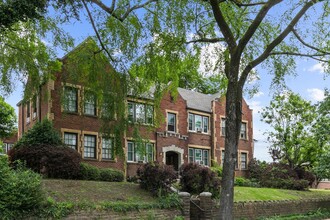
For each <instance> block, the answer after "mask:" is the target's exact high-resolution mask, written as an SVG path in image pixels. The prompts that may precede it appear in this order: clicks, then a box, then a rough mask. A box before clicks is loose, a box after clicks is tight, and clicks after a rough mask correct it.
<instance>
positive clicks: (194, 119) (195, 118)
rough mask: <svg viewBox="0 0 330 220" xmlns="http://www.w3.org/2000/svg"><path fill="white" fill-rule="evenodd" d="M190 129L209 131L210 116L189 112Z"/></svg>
mask: <svg viewBox="0 0 330 220" xmlns="http://www.w3.org/2000/svg"><path fill="white" fill-rule="evenodd" d="M188 117H189V131H196V132H203V133H208V131H209V117H208V116H202V115H196V114H192V113H189V116H188Z"/></svg>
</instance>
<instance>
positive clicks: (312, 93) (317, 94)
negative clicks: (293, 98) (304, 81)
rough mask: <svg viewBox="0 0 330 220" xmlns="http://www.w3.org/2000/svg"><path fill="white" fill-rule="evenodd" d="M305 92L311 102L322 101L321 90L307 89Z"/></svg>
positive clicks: (322, 94)
mask: <svg viewBox="0 0 330 220" xmlns="http://www.w3.org/2000/svg"><path fill="white" fill-rule="evenodd" d="M307 92H308V96H309V97H310V98H311V99H312V101H322V100H323V99H324V91H323V90H321V89H317V88H312V89H307Z"/></svg>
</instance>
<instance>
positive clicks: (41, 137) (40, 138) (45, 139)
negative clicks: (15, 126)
mask: <svg viewBox="0 0 330 220" xmlns="http://www.w3.org/2000/svg"><path fill="white" fill-rule="evenodd" d="M36 145H48V146H61V145H63V142H62V138H61V136H60V134H59V133H58V132H57V131H56V130H55V129H54V127H53V124H52V122H51V121H49V120H47V119H44V120H42V121H41V122H37V123H36V124H35V125H34V126H33V127H32V128H31V129H30V130H28V131H27V132H26V133H24V135H23V136H22V138H21V139H20V140H19V141H18V142H17V143H16V144H15V146H14V147H21V146H31V147H34V146H36Z"/></svg>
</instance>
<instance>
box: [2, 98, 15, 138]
mask: <svg viewBox="0 0 330 220" xmlns="http://www.w3.org/2000/svg"><path fill="white" fill-rule="evenodd" d="M15 130H16V114H15V110H14V108H13V107H12V106H11V105H9V104H8V103H6V102H5V100H4V98H3V97H2V96H0V139H3V138H6V137H9V136H11V135H12V134H13V133H14V131H15Z"/></svg>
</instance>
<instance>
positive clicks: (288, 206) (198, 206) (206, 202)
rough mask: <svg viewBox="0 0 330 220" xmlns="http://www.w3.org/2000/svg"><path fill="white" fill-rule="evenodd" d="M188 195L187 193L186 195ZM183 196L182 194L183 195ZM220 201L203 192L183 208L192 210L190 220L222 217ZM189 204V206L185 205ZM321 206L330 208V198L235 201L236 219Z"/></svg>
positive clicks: (300, 210) (299, 211)
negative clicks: (220, 214) (220, 215)
mask: <svg viewBox="0 0 330 220" xmlns="http://www.w3.org/2000/svg"><path fill="white" fill-rule="evenodd" d="M185 196H187V195H185ZM181 197H182V196H181ZM216 203H218V201H212V200H211V194H210V193H205V192H204V193H201V194H200V195H199V197H198V198H194V199H190V204H187V203H184V205H183V208H184V209H185V210H187V209H189V210H190V218H189V219H190V220H204V219H220V217H219V212H220V210H219V204H216ZM185 206H189V207H185ZM319 208H327V209H329V208H330V198H329V199H323V200H322V199H310V200H305V201H301V200H299V201H295V200H284V201H258V202H235V203H234V217H235V219H257V218H258V217H270V216H276V215H291V214H304V213H307V212H309V211H316V210H318V209H319Z"/></svg>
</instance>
